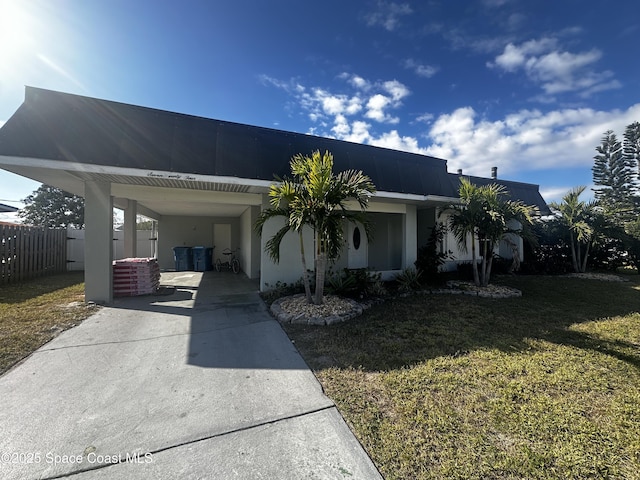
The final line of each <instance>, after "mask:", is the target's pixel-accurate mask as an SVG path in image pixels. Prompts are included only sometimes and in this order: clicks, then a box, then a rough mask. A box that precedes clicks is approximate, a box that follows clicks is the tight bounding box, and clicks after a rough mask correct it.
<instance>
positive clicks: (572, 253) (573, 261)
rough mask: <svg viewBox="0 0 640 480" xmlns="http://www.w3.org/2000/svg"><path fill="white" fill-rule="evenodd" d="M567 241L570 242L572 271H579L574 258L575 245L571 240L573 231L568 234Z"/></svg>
mask: <svg viewBox="0 0 640 480" xmlns="http://www.w3.org/2000/svg"><path fill="white" fill-rule="evenodd" d="M569 243H570V244H571V263H572V264H573V271H574V272H576V273H580V268H579V267H578V260H577V258H576V246H575V243H574V240H573V233H570V234H569Z"/></svg>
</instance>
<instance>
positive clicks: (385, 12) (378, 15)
mask: <svg viewBox="0 0 640 480" xmlns="http://www.w3.org/2000/svg"><path fill="white" fill-rule="evenodd" d="M412 13H413V9H412V8H411V6H410V5H409V4H408V3H395V2H384V1H382V0H379V1H378V2H377V4H376V9H375V10H374V11H372V12H369V13H368V14H367V15H365V21H366V22H367V25H369V26H370V27H374V26H382V27H383V28H384V29H385V30H388V31H389V32H392V31H393V30H395V29H396V28H398V26H399V25H400V18H401V17H403V16H406V15H411V14H412Z"/></svg>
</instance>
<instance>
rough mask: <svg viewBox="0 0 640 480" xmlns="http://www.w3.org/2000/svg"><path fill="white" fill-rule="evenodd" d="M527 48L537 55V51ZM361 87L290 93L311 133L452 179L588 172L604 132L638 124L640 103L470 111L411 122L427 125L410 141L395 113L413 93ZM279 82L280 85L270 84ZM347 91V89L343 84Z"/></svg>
mask: <svg viewBox="0 0 640 480" xmlns="http://www.w3.org/2000/svg"><path fill="white" fill-rule="evenodd" d="M527 48H528V49H529V51H535V49H537V48H540V44H539V43H538V44H530V45H529V46H528V47H527ZM344 78H345V79H347V80H348V79H351V78H356V76H345V77H344ZM358 78H360V77H358ZM362 81H363V82H364V83H366V84H367V85H368V86H369V88H370V90H369V92H368V93H367V94H366V95H364V94H363V93H364V92H361V91H355V92H356V93H355V94H353V92H348V93H344V92H339V93H334V92H331V91H328V90H325V89H322V88H309V87H305V88H303V89H300V91H301V92H302V93H297V90H294V89H289V90H288V91H289V93H290V94H291V95H292V97H293V98H294V100H295V101H296V102H297V103H298V105H299V107H300V108H301V110H302V111H303V112H305V113H306V114H307V115H309V118H310V119H311V121H312V122H313V123H312V124H311V125H310V127H309V129H308V131H309V133H312V134H314V135H320V136H327V137H332V138H337V139H340V140H345V141H350V142H355V143H363V144H369V145H376V146H380V147H385V148H391V149H396V150H402V151H408V152H414V153H419V154H425V155H432V156H435V157H439V158H443V159H445V160H447V161H448V168H449V171H450V172H454V171H456V170H457V169H459V168H462V169H463V171H464V172H465V173H467V174H470V175H479V176H488V175H489V173H490V171H491V167H492V166H498V167H499V172H500V174H501V176H504V178H508V176H509V175H510V174H513V172H516V171H518V172H520V173H521V172H526V171H533V170H556V169H560V168H561V169H571V168H580V169H582V168H585V169H588V168H590V167H591V166H592V165H593V156H594V154H595V147H596V146H597V145H598V144H599V143H600V139H601V137H602V134H603V133H604V132H605V131H607V130H609V129H612V130H614V131H616V132H623V131H624V128H625V127H626V125H628V124H630V123H632V122H634V121H637V120H638V119H639V118H640V103H638V104H636V105H633V106H631V107H629V108H628V109H626V110H610V111H602V110H594V109H591V108H566V109H558V110H551V111H542V110H538V109H523V110H519V111H516V112H513V113H511V114H508V115H506V116H504V117H502V118H497V119H489V118H485V117H483V116H481V115H480V114H478V113H477V112H476V111H475V110H474V109H473V108H472V107H469V106H467V107H462V108H458V109H456V110H454V111H452V112H449V113H445V114H441V115H438V116H434V115H432V114H429V113H424V114H421V115H418V116H417V117H416V119H415V121H414V122H412V123H413V124H414V125H416V124H417V123H418V122H423V125H424V126H423V129H424V130H423V132H418V133H416V134H412V135H406V134H403V132H402V127H400V126H398V125H399V121H400V120H399V118H398V117H397V116H392V115H391V113H393V110H394V109H395V108H398V107H399V106H401V105H402V102H403V100H404V99H405V98H406V97H407V96H409V95H410V94H411V92H410V90H409V89H408V88H407V87H406V86H405V85H403V84H402V83H400V82H398V81H397V80H390V81H384V82H369V81H367V80H365V79H362ZM276 83H282V82H275V83H272V84H274V85H275V84H276ZM364 83H361V84H364ZM284 84H285V85H289V84H290V83H287V82H284ZM349 85H352V84H351V83H349ZM281 88H282V87H281ZM345 88H350V87H349V86H347V84H345ZM354 88H355V87H354ZM389 125H393V127H392V128H391V127H390V126H389ZM520 176H521V175H520ZM569 182H570V181H569ZM547 187H548V186H547ZM559 187H562V188H564V186H563V185H560V186H559ZM552 194H553V195H552ZM555 194H556V193H554V192H551V191H550V193H549V194H548V196H549V198H550V199H551V200H554V199H555V198H554V195H555ZM545 198H546V197H545Z"/></svg>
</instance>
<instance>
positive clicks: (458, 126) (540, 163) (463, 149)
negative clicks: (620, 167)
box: [427, 104, 640, 176]
mask: <svg viewBox="0 0 640 480" xmlns="http://www.w3.org/2000/svg"><path fill="white" fill-rule="evenodd" d="M637 118H640V104H636V105H634V106H632V107H630V108H629V109H627V110H625V111H619V110H613V111H597V110H593V109H589V108H581V109H565V110H555V111H551V112H547V113H542V112H540V111H538V110H521V111H519V112H516V113H513V114H511V115H508V116H507V117H505V118H504V119H502V120H494V121H489V120H486V119H478V115H477V114H476V112H475V111H474V110H473V108H471V107H465V108H459V109H457V110H455V111H454V112H452V113H450V114H445V115H440V116H439V117H438V118H437V119H436V120H435V121H434V123H433V125H432V127H431V129H430V130H429V132H428V135H429V138H430V140H431V145H429V146H428V147H427V152H428V154H429V155H433V156H436V157H440V158H445V159H447V160H449V162H448V166H449V170H450V171H454V170H456V169H458V168H462V169H463V170H464V171H465V172H467V173H469V174H471V175H481V176H486V175H487V174H488V172H489V171H490V168H491V167H492V166H494V165H497V166H498V167H500V171H501V172H503V173H507V174H508V173H509V172H513V171H516V170H536V169H556V168H559V167H561V168H571V167H590V166H591V165H592V163H593V156H594V153H595V147H596V145H598V144H599V143H600V138H601V136H602V134H603V132H605V131H606V130H608V129H612V130H614V131H624V128H625V126H626V125H628V124H629V123H631V122H633V121H634V120H635V119H637Z"/></svg>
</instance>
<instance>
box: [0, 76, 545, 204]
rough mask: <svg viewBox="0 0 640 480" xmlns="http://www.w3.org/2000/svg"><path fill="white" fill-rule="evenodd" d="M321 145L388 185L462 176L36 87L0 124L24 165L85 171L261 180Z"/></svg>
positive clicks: (7, 148)
mask: <svg viewBox="0 0 640 480" xmlns="http://www.w3.org/2000/svg"><path fill="white" fill-rule="evenodd" d="M314 150H321V151H324V150H329V151H330V152H332V153H333V155H334V162H335V168H336V170H338V171H341V170H347V169H357V170H362V171H363V172H364V173H366V174H367V175H369V176H370V177H371V179H372V181H373V182H374V184H375V185H376V188H377V189H378V190H379V191H381V192H394V193H398V194H407V195H418V196H433V197H445V198H456V197H457V189H458V182H459V180H458V179H459V177H458V175H453V174H449V173H447V165H446V161H445V160H442V159H438V158H434V157H429V156H425V155H418V154H413V153H407V152H401V151H396V150H390V149H385V148H379V147H373V146H369V145H362V144H356V143H351V142H345V141H341V140H335V139H329V138H323V137H317V136H312V135H305V134H299V133H293V132H286V131H281V130H274V129H269V128H264V127H256V126H250V125H243V124H238V123H232V122H225V121H221V120H214V119H208V118H202V117H196V116H191V115H185V114H180V113H174V112H168V111H163V110H156V109H152V108H146V107H140V106H135V105H129V104H124V103H118V102H112V101H106V100H99V99H95V98H90V97H84V96H79V95H71V94H66V93H61V92H55V91H51V90H44V89H39V88H34V87H27V88H26V95H25V101H24V102H23V104H22V105H21V106H20V107H19V108H18V110H17V111H16V112H15V113H14V115H13V116H12V117H11V118H10V119H9V120H8V121H7V122H6V123H5V125H4V126H3V127H2V128H1V129H0V156H4V157H11V158H14V159H15V158H20V159H24V164H23V165H24V166H28V165H29V163H30V162H32V161H33V159H41V160H50V161H55V162H56V163H58V164H61V165H64V168H69V169H71V170H75V171H78V172H81V171H83V170H84V171H87V168H85V167H89V171H99V170H100V169H101V168H100V167H119V168H123V169H127V170H129V171H130V169H135V170H138V171H139V170H142V171H149V175H150V176H151V175H153V172H156V171H162V172H176V173H179V174H181V175H190V174H191V175H197V176H213V177H223V178H238V179H249V180H253V181H258V182H259V183H260V184H261V183H263V182H270V181H272V180H273V179H274V175H277V176H281V177H282V176H285V175H288V174H289V160H290V159H291V157H292V156H293V155H295V154H296V153H311V152H312V151H314ZM21 162H22V161H21ZM80 166H83V167H82V168H80ZM471 179H472V180H473V181H477V182H484V180H487V181H489V179H481V178H478V177H471ZM167 180H171V179H167ZM173 181H174V182H179V181H180V179H174V180H173ZM188 183H189V185H191V184H192V183H191V182H188ZM500 183H503V184H504V185H505V186H506V187H507V188H508V189H509V190H510V192H511V196H512V197H514V198H518V199H520V200H523V201H525V202H527V203H530V204H535V205H538V206H539V207H541V208H546V204H545V202H544V200H543V199H542V197H541V196H540V194H539V192H538V187H537V185H531V184H521V183H515V182H505V181H502V180H501V181H500ZM216 189H218V188H216ZM219 189H220V190H224V187H223V186H221V187H220V188H219Z"/></svg>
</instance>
